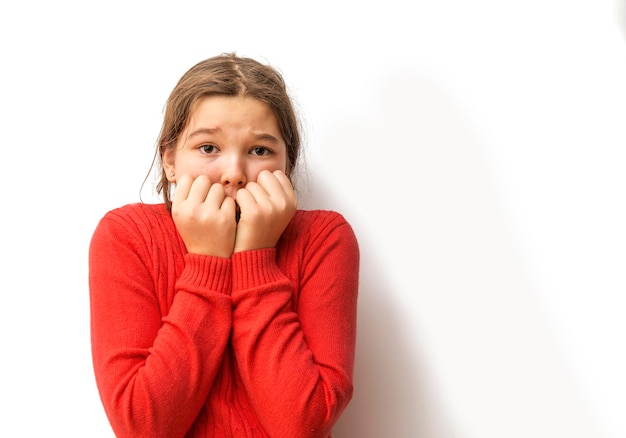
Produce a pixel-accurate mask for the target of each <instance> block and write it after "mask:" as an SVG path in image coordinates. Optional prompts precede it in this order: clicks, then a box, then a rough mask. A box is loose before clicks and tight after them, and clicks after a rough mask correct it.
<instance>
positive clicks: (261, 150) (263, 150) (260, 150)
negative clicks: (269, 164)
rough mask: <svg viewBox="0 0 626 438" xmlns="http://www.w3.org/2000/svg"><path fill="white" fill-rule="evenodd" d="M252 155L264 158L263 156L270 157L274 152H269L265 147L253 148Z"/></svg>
mask: <svg viewBox="0 0 626 438" xmlns="http://www.w3.org/2000/svg"><path fill="white" fill-rule="evenodd" d="M250 153H251V154H252V155H258V156H263V155H270V154H271V153H272V151H271V150H269V149H268V148H266V147H263V146H256V147H254V148H252V150H251V151H250Z"/></svg>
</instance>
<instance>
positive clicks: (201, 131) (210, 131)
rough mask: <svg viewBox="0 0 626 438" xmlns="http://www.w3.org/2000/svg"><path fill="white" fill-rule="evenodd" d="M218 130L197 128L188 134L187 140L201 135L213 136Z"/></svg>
mask: <svg viewBox="0 0 626 438" xmlns="http://www.w3.org/2000/svg"><path fill="white" fill-rule="evenodd" d="M219 131H220V128H198V129H196V130H195V131H192V132H190V133H189V135H188V138H191V137H195V136H198V135H203V134H215V133H216V132H219Z"/></svg>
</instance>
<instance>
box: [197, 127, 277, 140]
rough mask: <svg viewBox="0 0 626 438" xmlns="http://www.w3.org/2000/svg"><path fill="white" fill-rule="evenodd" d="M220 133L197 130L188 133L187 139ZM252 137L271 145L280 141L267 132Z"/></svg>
mask: <svg viewBox="0 0 626 438" xmlns="http://www.w3.org/2000/svg"><path fill="white" fill-rule="evenodd" d="M219 132H221V129H220V128H198V129H196V130H194V131H192V132H190V133H189V136H188V137H187V138H193V137H196V136H199V135H207V134H209V135H210V134H216V133H219ZM252 136H253V137H254V138H255V139H256V140H265V141H269V142H271V143H275V144H276V143H280V140H278V139H277V138H276V137H275V136H273V135H272V134H269V133H267V132H258V133H254V132H253V133H252Z"/></svg>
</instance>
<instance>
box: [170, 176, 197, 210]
mask: <svg viewBox="0 0 626 438" xmlns="http://www.w3.org/2000/svg"><path fill="white" fill-rule="evenodd" d="M192 183H193V177H192V176H191V175H187V174H185V175H181V176H180V177H179V178H178V179H177V180H176V190H174V197H173V199H172V203H174V204H177V203H179V202H182V201H184V200H185V199H187V196H188V195H189V189H190V188H191V184H192Z"/></svg>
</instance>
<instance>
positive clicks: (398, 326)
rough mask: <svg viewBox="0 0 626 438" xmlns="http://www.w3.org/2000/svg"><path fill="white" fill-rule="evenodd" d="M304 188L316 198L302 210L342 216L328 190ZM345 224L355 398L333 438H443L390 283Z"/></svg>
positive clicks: (368, 247)
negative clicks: (351, 271) (351, 268)
mask: <svg viewBox="0 0 626 438" xmlns="http://www.w3.org/2000/svg"><path fill="white" fill-rule="evenodd" d="M308 189H309V190H311V191H312V192H314V193H315V199H316V200H313V199H306V200H305V201H304V202H301V201H299V202H300V204H301V205H300V207H301V208H304V209H317V208H321V209H332V210H336V211H339V212H343V213H344V214H345V208H342V206H341V205H339V204H336V203H335V200H333V194H332V191H331V190H328V189H326V188H322V187H320V184H319V183H316V185H315V186H314V187H313V186H312V185H309V186H308ZM321 199H324V201H321ZM349 221H350V222H351V223H352V224H353V227H354V228H355V232H356V233H357V238H358V240H359V246H360V251H361V271H360V272H361V274H360V286H359V305H358V333H357V348H356V361H355V362H356V363H355V375H354V380H355V393H354V397H353V400H352V401H351V403H350V405H349V406H348V408H347V409H346V411H345V412H344V414H343V416H342V417H341V419H340V420H339V422H338V423H337V425H336V427H335V429H334V431H333V436H334V437H335V438H354V437H359V438H380V437H388V436H389V437H390V436H393V437H394V438H403V437H406V438H413V437H415V436H419V437H420V438H443V437H444V435H443V434H442V433H441V428H440V424H441V423H440V421H439V420H438V418H439V417H440V414H439V413H438V412H437V411H436V408H435V407H436V406H437V403H436V401H435V399H434V397H433V395H432V393H430V392H429V387H430V383H429V382H428V376H427V373H426V372H425V370H423V369H422V365H421V364H420V363H419V361H418V360H415V359H414V358H413V357H412V354H411V351H412V350H414V349H415V343H416V339H415V338H413V339H411V335H410V334H408V333H406V331H405V329H404V328H403V327H402V323H401V321H400V320H401V318H400V317H399V315H398V314H397V313H396V311H395V309H394V308H395V307H396V304H397V303H394V301H393V299H392V298H391V296H392V295H393V294H391V288H392V286H391V283H392V282H391V281H390V279H389V278H388V275H386V274H385V273H384V272H381V270H380V269H379V267H378V265H379V263H378V257H377V256H376V255H375V254H377V251H376V249H375V248H374V247H372V245H370V244H369V242H370V241H371V240H372V239H371V238H370V237H369V236H366V235H363V234H362V233H360V232H359V230H358V228H357V227H356V226H355V224H354V223H353V221H352V220H351V219H349ZM445 436H447V435H445Z"/></svg>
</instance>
